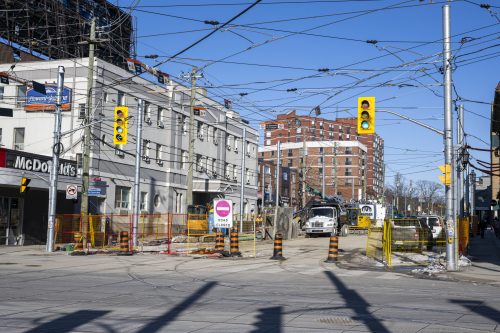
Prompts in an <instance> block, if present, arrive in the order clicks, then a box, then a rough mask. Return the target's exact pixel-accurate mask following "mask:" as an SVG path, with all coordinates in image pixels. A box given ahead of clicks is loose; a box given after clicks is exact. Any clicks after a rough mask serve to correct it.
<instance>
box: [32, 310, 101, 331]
mask: <svg viewBox="0 0 500 333" xmlns="http://www.w3.org/2000/svg"><path fill="white" fill-rule="evenodd" d="M108 312H110V311H96V310H80V311H76V312H73V313H69V314H67V315H65V316H63V317H60V318H57V319H54V320H52V321H49V322H48V323H45V324H42V325H40V326H38V327H35V328H33V329H31V330H29V331H27V332H26V333H50V332H57V333H64V332H73V331H74V329H75V328H77V327H78V326H81V325H83V324H86V323H88V322H91V321H92V320H94V319H97V318H99V317H102V316H104V315H105V314H107V313H108Z"/></svg>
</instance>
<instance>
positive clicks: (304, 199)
mask: <svg viewBox="0 0 500 333" xmlns="http://www.w3.org/2000/svg"><path fill="white" fill-rule="evenodd" d="M303 123H304V122H303ZM305 129H306V128H305V127H304V126H302V163H301V164H302V165H301V167H302V209H304V208H305V207H306V204H307V196H306V156H307V138H306V131H305Z"/></svg>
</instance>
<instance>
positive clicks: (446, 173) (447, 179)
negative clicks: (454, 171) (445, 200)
mask: <svg viewBox="0 0 500 333" xmlns="http://www.w3.org/2000/svg"><path fill="white" fill-rule="evenodd" d="M439 170H441V172H442V173H443V175H442V176H439V180H440V181H441V183H443V184H444V185H446V186H450V185H451V165H449V164H445V165H440V166H439Z"/></svg>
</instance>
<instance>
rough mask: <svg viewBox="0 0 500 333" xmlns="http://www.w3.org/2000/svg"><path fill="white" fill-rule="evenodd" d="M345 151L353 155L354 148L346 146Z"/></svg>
mask: <svg viewBox="0 0 500 333" xmlns="http://www.w3.org/2000/svg"><path fill="white" fill-rule="evenodd" d="M345 153H346V155H352V148H351V147H346V149H345Z"/></svg>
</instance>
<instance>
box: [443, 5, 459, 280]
mask: <svg viewBox="0 0 500 333" xmlns="http://www.w3.org/2000/svg"><path fill="white" fill-rule="evenodd" d="M450 35H451V33H450V6H449V5H444V6H443V71H444V82H443V83H444V162H445V164H447V165H451V166H452V167H453V164H454V163H453V125H452V114H451V113H452V111H451V110H452V93H451V88H452V87H451V83H452V77H451V37H450ZM452 170H453V169H452ZM450 178H451V179H450V185H449V186H446V185H445V207H446V208H445V221H446V233H447V235H446V238H447V239H446V269H447V270H448V271H457V270H458V267H457V258H456V251H457V246H456V245H457V244H456V243H457V239H458V238H457V225H456V220H455V216H453V212H454V209H453V188H454V186H453V185H454V178H455V175H454V172H451V173H450Z"/></svg>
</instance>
